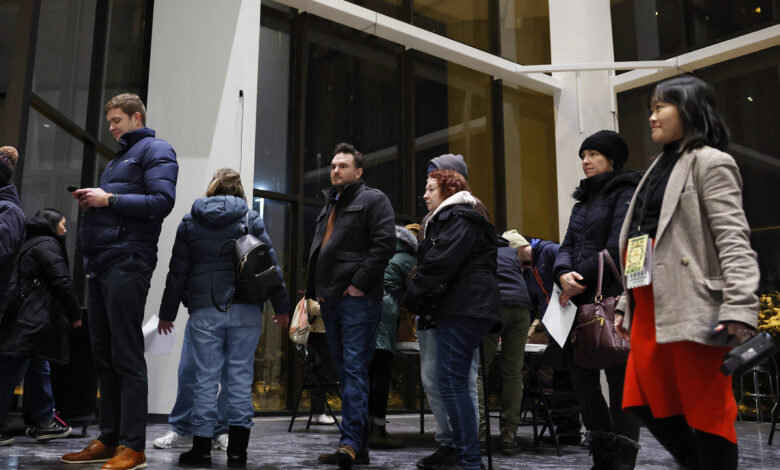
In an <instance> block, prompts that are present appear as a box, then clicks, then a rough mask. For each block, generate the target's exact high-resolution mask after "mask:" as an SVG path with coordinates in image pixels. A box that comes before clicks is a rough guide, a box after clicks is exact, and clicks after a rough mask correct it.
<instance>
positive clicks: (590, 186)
mask: <svg viewBox="0 0 780 470" xmlns="http://www.w3.org/2000/svg"><path fill="white" fill-rule="evenodd" d="M641 178H642V173H639V172H637V171H620V170H617V171H612V172H609V173H602V174H600V175H596V176H592V177H590V178H585V179H583V180H581V181H580V185H579V187H578V188H577V189H576V190H575V191H574V199H576V200H577V203H576V204H575V205H574V208H573V209H572V211H571V217H570V218H569V226H568V228H567V229H566V236H565V237H564V239H563V243H562V244H561V248H560V250H559V251H558V256H557V258H556V259H555V268H554V269H553V278H554V279H555V282H556V283H557V282H558V278H559V277H560V276H561V275H562V274H565V273H567V272H571V271H576V272H577V273H579V274H580V275H581V276H582V277H583V278H584V279H583V281H581V282H582V283H583V284H585V285H586V286H587V288H586V289H585V291H584V292H583V293H581V294H580V295H577V296H575V297H573V298H572V302H574V304H575V305H583V304H587V303H591V302H593V297H594V296H595V295H596V284H597V280H598V269H599V262H598V253H599V251H601V250H603V249H604V248H606V249H607V250H609V254H610V255H611V256H612V259H613V260H614V261H615V264H617V265H619V264H620V263H619V258H618V242H619V240H618V239H619V238H620V229H621V228H622V226H623V219H625V217H626V212H627V211H628V206H629V204H630V203H631V197H632V196H633V194H634V190H635V189H636V187H637V185H638V184H639V180H640V179H641ZM622 292H623V288H622V287H621V285H620V281H619V280H617V279H615V277H614V276H613V275H612V270H611V269H610V268H609V265H608V264H607V263H606V262H605V263H604V285H603V288H602V294H603V295H604V296H605V297H607V296H616V295H620V294H621V293H622Z"/></svg>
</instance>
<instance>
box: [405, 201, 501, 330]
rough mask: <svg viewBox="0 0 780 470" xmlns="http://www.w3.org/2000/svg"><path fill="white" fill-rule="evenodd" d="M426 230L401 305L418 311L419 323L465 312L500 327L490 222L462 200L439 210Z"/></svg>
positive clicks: (493, 245)
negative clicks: (415, 268)
mask: <svg viewBox="0 0 780 470" xmlns="http://www.w3.org/2000/svg"><path fill="white" fill-rule="evenodd" d="M458 194H460V193H458ZM456 196H457V194H456V195H455V196H452V197H456ZM448 200H449V199H448ZM446 203H447V201H444V202H443V203H442V204H446ZM424 230H425V238H424V239H423V241H422V243H421V244H419V245H418V246H417V271H416V274H415V276H414V277H413V279H412V281H411V283H410V284H409V288H408V289H407V291H406V293H405V294H404V295H403V296H402V298H401V303H402V304H404V305H405V306H406V307H407V308H408V309H409V311H412V312H415V313H417V314H418V315H420V324H421V325H431V324H433V323H436V322H437V321H438V320H439V319H440V318H444V317H448V316H463V317H473V318H483V319H485V321H487V322H490V323H492V324H494V327H493V329H494V331H495V330H497V329H498V328H500V326H501V301H500V299H499V291H498V279H497V277H496V258H497V249H496V248H497V238H498V236H497V235H496V232H495V229H494V228H493V226H492V225H491V224H490V222H488V221H487V220H486V219H485V218H484V217H482V215H480V214H479V213H478V212H477V211H475V210H474V209H473V207H472V206H471V205H469V204H463V203H458V204H453V205H448V206H446V207H443V208H441V209H440V210H438V212H436V213H435V214H434V215H433V216H432V217H431V218H430V219H429V221H428V224H427V226H426V227H425V228H424Z"/></svg>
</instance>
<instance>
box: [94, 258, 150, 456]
mask: <svg viewBox="0 0 780 470" xmlns="http://www.w3.org/2000/svg"><path fill="white" fill-rule="evenodd" d="M151 279H152V267H151V266H149V265H148V264H147V263H146V262H145V261H143V260H142V259H141V258H139V257H137V256H133V255H129V256H127V257H125V258H122V259H119V260H117V261H115V262H114V263H113V264H112V265H110V266H109V267H107V268H106V269H104V270H103V271H101V272H100V273H98V275H97V276H93V277H91V278H90V279H89V281H88V282H87V315H88V318H89V323H88V325H89V338H90V342H91V344H92V354H93V356H94V357H95V368H96V369H97V373H98V379H99V380H100V435H99V436H98V439H99V440H100V441H101V442H102V443H103V444H105V445H107V446H115V445H117V444H122V445H125V446H127V447H129V448H131V449H133V450H136V451H143V450H144V448H145V447H146V413H147V400H148V397H147V395H148V388H149V386H148V379H147V375H146V359H145V358H144V335H143V332H142V331H141V328H142V323H143V319H144V306H145V304H146V294H147V293H148V292H149V283H150V281H151Z"/></svg>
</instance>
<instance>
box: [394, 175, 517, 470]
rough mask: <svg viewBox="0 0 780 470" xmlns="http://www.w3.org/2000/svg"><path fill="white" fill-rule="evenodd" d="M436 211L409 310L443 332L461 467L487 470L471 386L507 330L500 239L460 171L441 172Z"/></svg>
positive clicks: (429, 194)
mask: <svg viewBox="0 0 780 470" xmlns="http://www.w3.org/2000/svg"><path fill="white" fill-rule="evenodd" d="M423 198H424V199H425V204H426V206H427V207H428V210H429V211H431V216H430V217H429V218H428V220H427V222H426V224H425V226H424V227H423V229H422V230H423V235H424V239H423V241H422V243H420V245H419V246H418V250H417V273H416V275H415V277H414V279H412V281H411V283H410V285H409V288H408V290H407V291H406V293H405V295H404V296H403V298H402V303H403V304H404V305H406V306H407V308H409V310H410V311H413V312H416V313H417V314H419V315H420V328H436V330H437V337H438V341H437V343H438V347H437V349H436V359H437V365H436V367H437V370H436V375H437V381H438V384H439V389H440V392H441V395H442V398H443V400H444V404H445V407H446V408H447V413H448V414H449V417H450V422H451V424H452V429H453V432H454V434H455V447H456V449H457V453H458V464H459V465H460V467H462V468H464V469H467V470H472V469H477V470H478V469H479V468H480V466H481V464H482V459H481V455H480V450H479V443H478V439H477V414H476V410H475V409H474V402H473V401H472V399H471V396H470V395H469V390H468V385H469V383H468V378H469V370H470V368H471V361H472V358H473V357H474V351H476V349H477V348H478V347H479V344H480V342H481V341H482V337H483V336H484V335H485V333H487V332H488V331H490V330H493V329H497V328H498V327H499V326H500V323H501V308H500V302H499V297H498V287H497V281H496V249H497V235H496V231H495V229H494V228H493V226H492V225H491V224H490V222H489V221H488V220H487V219H485V218H484V217H483V216H482V215H480V214H479V213H478V212H477V211H475V210H474V206H475V205H476V203H477V200H476V199H475V198H474V197H473V196H472V195H471V193H470V192H469V186H468V183H466V180H465V179H464V178H463V176H461V175H460V174H459V173H457V172H455V171H452V170H434V171H432V172H431V173H430V174H429V175H428V182H427V184H426V186H425V195H424V196H423Z"/></svg>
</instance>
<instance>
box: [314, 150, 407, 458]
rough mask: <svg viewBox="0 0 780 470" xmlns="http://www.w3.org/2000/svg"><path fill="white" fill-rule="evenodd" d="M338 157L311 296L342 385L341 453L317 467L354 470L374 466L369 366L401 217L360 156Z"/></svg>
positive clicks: (345, 153) (320, 227) (321, 222)
mask: <svg viewBox="0 0 780 470" xmlns="http://www.w3.org/2000/svg"><path fill="white" fill-rule="evenodd" d="M333 153H334V156H333V160H332V162H331V165H330V181H331V184H332V185H333V186H332V187H331V188H328V189H326V190H325V191H324V193H325V198H326V204H325V207H324V208H323V209H322V211H321V212H320V215H319V216H318V217H317V228H316V231H315V232H314V240H313V241H312V244H311V251H310V253H309V275H308V283H307V286H308V291H307V293H306V296H307V297H308V298H313V299H317V301H318V302H319V303H320V306H321V310H322V319H323V320H324V322H325V331H326V333H327V335H328V343H329V345H330V350H331V354H332V355H333V360H334V362H335V364H336V367H337V369H338V372H339V383H340V384H341V410H342V416H343V418H342V420H343V421H342V425H341V439H340V440H339V448H338V450H337V451H336V453H335V454H322V455H320V457H319V461H320V462H323V463H329V464H336V463H337V464H338V465H339V466H340V467H341V468H351V467H352V465H353V463H356V464H367V463H368V368H369V365H370V362H371V358H372V357H373V355H374V348H375V346H376V335H377V328H378V326H379V321H380V319H381V317H382V294H383V290H382V282H383V276H384V271H385V268H386V267H387V263H388V261H389V260H390V257H391V256H393V254H394V252H395V216H394V213H393V207H392V206H391V205H390V200H389V199H388V198H387V196H385V194H384V193H382V192H381V191H379V190H378V189H373V188H369V187H367V186H366V185H365V183H364V182H363V180H362V179H361V177H362V176H363V156H362V155H361V154H360V152H358V151H357V150H355V148H354V147H353V146H352V145H349V144H343V143H342V144H338V145H337V146H336V149H335V151H334V152H333Z"/></svg>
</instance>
